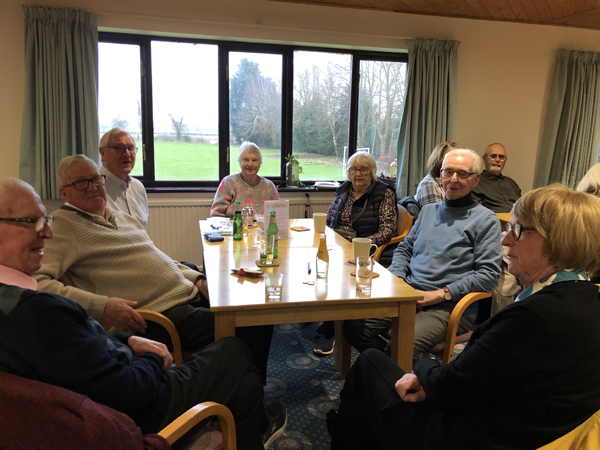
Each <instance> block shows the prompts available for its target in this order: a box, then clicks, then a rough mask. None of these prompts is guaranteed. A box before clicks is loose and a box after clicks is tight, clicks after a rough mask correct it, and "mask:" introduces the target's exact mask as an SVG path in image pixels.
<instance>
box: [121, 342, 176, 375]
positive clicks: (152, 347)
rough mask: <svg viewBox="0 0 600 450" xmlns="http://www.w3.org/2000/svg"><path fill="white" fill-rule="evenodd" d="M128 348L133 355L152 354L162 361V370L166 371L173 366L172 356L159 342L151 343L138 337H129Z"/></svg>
mask: <svg viewBox="0 0 600 450" xmlns="http://www.w3.org/2000/svg"><path fill="white" fill-rule="evenodd" d="M127 344H129V348H130V349H131V350H133V354H134V355H141V354H142V353H154V354H155V355H158V356H160V357H161V358H162V359H163V370H167V369H168V368H169V367H171V364H173V356H172V355H171V353H169V349H168V348H167V346H166V345H165V344H161V343H160V342H156V341H151V340H150V339H146V338H143V337H139V336H130V337H129V339H128V340H127Z"/></svg>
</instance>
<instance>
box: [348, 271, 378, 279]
mask: <svg viewBox="0 0 600 450" xmlns="http://www.w3.org/2000/svg"><path fill="white" fill-rule="evenodd" d="M350 275H352V276H353V277H355V276H356V272H350ZM377 277H379V274H378V273H377V272H373V275H372V276H371V278H377Z"/></svg>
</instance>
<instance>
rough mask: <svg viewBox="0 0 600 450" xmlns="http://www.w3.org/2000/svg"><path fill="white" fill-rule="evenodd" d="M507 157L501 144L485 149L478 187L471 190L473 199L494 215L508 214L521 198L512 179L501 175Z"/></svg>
mask: <svg viewBox="0 0 600 450" xmlns="http://www.w3.org/2000/svg"><path fill="white" fill-rule="evenodd" d="M507 160H508V157H507V156H506V149H505V148H504V146H503V145H502V144H491V145H488V147H487V148H486V149H485V153H484V154H483V162H484V164H485V170H484V171H483V172H482V173H481V180H480V181H479V185H477V186H476V187H475V188H473V198H474V199H475V200H476V201H478V202H479V203H481V204H482V205H483V206H485V207H486V208H489V209H491V210H492V211H494V212H496V213H507V212H510V211H511V209H512V207H513V205H514V204H515V202H516V201H517V200H518V199H519V197H521V188H520V187H519V185H518V184H517V183H516V182H515V181H514V180H513V179H512V178H509V177H507V176H504V175H502V170H504V165H505V164H506V161H507Z"/></svg>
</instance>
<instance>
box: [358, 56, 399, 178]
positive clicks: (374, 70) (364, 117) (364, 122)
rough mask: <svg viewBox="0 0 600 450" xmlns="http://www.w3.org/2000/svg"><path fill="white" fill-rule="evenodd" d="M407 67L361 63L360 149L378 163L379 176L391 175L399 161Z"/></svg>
mask: <svg viewBox="0 0 600 450" xmlns="http://www.w3.org/2000/svg"><path fill="white" fill-rule="evenodd" d="M406 66H407V64H406V63H403V62H388V61H361V62H360V85H359V96H358V139H357V149H360V150H363V151H368V152H369V153H371V155H372V156H373V157H374V158H375V161H377V169H378V170H377V173H379V172H383V173H384V175H387V176H389V174H390V163H392V162H393V161H394V160H395V159H396V149H397V146H398V134H399V131H400V120H401V119H402V112H403V110H404V94H405V92H406Z"/></svg>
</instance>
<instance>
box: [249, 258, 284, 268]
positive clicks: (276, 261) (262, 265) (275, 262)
mask: <svg viewBox="0 0 600 450" xmlns="http://www.w3.org/2000/svg"><path fill="white" fill-rule="evenodd" d="M254 262H255V263H256V265H257V266H258V267H264V268H265V269H267V268H269V267H278V266H279V260H278V259H277V258H275V259H274V260H273V263H272V264H263V263H261V262H260V259H257V260H256V261H254Z"/></svg>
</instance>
